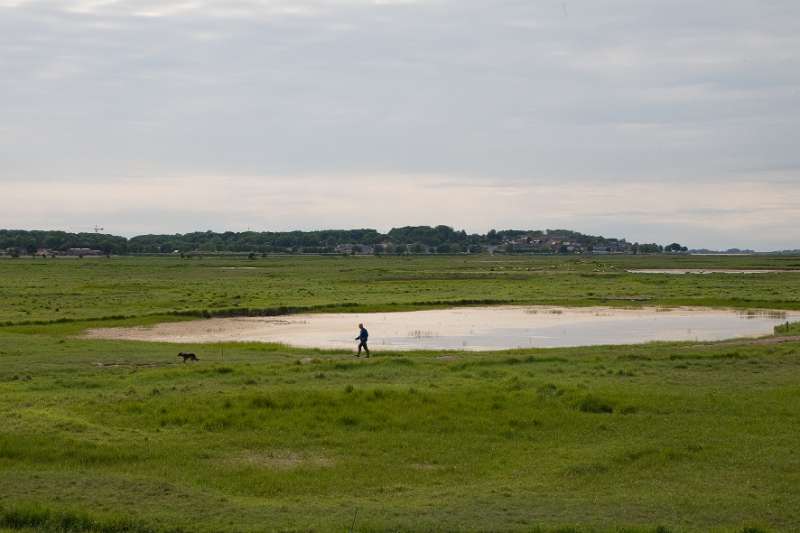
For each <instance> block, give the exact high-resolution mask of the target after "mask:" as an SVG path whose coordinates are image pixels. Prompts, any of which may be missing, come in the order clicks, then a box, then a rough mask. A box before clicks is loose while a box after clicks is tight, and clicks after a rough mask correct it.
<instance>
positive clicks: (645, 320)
mask: <svg viewBox="0 0 800 533" xmlns="http://www.w3.org/2000/svg"><path fill="white" fill-rule="evenodd" d="M798 320H800V313H798V312H783V311H769V312H763V311H758V312H753V311H750V312H742V311H737V310H725V309H705V308H688V307H681V308H655V307H649V308H639V309H617V308H608V307H580V308H569V307H550V306H547V307H545V306H497V307H463V308H457V309H437V310H429V311H411V312H397V313H327V314H303V315H290V316H283V317H269V318H265V317H240V318H213V319H207V320H196V321H190V322H170V323H163V324H157V325H155V326H150V327H130V328H98V329H92V330H88V331H87V333H86V336H87V337H89V338H95V339H120V340H137V341H155V342H173V343H214V342H271V343H283V344H288V345H291V346H297V347H307V348H333V349H351V348H353V347H354V346H355V341H354V340H353V339H354V337H355V336H356V334H357V325H358V324H359V323H362V322H363V323H364V324H365V326H366V327H367V329H368V330H369V332H370V346H371V347H372V348H374V349H380V348H383V349H392V350H447V349H450V350H476V351H480V350H501V349H513V348H534V347H540V348H547V347H564V346H592V345H602V344H638V343H642V342H650V341H682V340H687V341H715V340H723V339H732V338H738V337H758V336H763V335H769V334H772V332H773V328H774V327H775V326H776V325H779V324H782V323H785V322H787V321H798Z"/></svg>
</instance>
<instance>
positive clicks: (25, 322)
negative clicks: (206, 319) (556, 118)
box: [0, 256, 800, 533]
mask: <svg viewBox="0 0 800 533" xmlns="http://www.w3.org/2000/svg"><path fill="white" fill-rule="evenodd" d="M635 268H723V269H725V268H747V269H776V270H782V269H800V258H797V257H765V256H756V257H693V256H675V257H671V256H641V257H632V256H629V257H594V258H577V257H522V256H519V257H506V256H470V257H464V256H451V257H445V256H442V257H267V258H257V259H255V260H248V259H241V258H205V259H196V258H195V259H180V258H177V257H168V258H111V259H106V258H92V259H83V260H79V259H56V260H53V259H47V260H44V259H2V260H0V302H2V305H0V324H2V326H0V531H15V532H17V531H108V532H119V531H131V532H160V531H185V532H190V531H191V532H193V531H201V532H216V531H242V532H245V531H351V530H352V531H364V532H366V531H453V530H465V531H541V532H550V531H554V532H555V531H559V532H564V533H566V532H590V531H597V532H612V531H614V532H618V531H619V532H621V531H629V532H653V533H655V532H661V533H664V532H668V531H669V532H684V531H685V532H695V531H696V532H706V531H714V532H731V533H733V532H736V533H745V532H749V533H755V532H773V531H774V532H779V531H781V532H782V531H800V489H798V487H800V448H798V444H799V443H800V342H798V341H797V340H796V338H795V337H794V336H797V335H800V328H799V327H798V325H797V324H789V325H786V326H781V327H779V328H777V331H776V335H777V336H776V337H773V338H767V339H764V340H761V341H759V342H753V341H751V340H736V341H723V342H716V343H697V342H690V343H651V344H645V345H634V346H596V347H589V348H564V349H539V350H536V349H531V350H514V351H504V352H495V353H486V352H483V353H472V352H385V351H380V350H378V349H377V347H376V348H375V350H374V354H373V355H374V356H373V357H372V358H370V359H356V358H354V357H352V353H350V352H340V351H339V352H337V351H322V350H309V349H295V348H290V347H286V346H280V345H268V344H257V343H247V344H245V343H229V344H224V345H219V344H214V345H188V346H187V345H181V346H177V345H171V344H161V343H145V342H133V341H102V340H88V339H83V338H82V337H81V332H82V331H83V330H85V329H87V328H90V327H97V326H103V327H107V326H114V325H137V324H141V325H147V324H152V323H155V322H158V321H162V320H189V319H197V320H202V317H203V316H216V315H219V316H229V315H258V314H280V313H287V312H294V311H323V310H338V311H344V312H346V311H351V310H352V311H368V310H385V311H389V310H394V309H396V310H401V309H403V310H405V309H422V308H431V307H440V306H454V305H476V304H502V303H530V304H563V305H615V306H639V305H657V306H677V305H695V306H715V307H716V306H718V307H735V308H738V309H743V310H744V309H753V310H755V309H784V310H797V309H800V273H793V272H778V273H770V274H757V275H730V274H711V275H685V276H673V275H642V274H632V273H628V272H626V271H627V270H628V269H635ZM353 336H355V332H353ZM186 349H188V350H189V351H194V352H196V353H197V354H198V357H199V358H200V361H199V362H197V363H186V364H183V363H181V362H180V359H179V358H177V357H176V353H177V352H178V351H179V350H186Z"/></svg>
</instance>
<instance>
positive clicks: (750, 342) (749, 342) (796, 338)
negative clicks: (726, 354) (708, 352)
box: [716, 335, 800, 346]
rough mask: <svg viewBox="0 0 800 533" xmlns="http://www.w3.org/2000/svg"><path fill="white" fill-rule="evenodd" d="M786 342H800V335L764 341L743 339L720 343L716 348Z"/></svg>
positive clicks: (765, 339) (769, 338) (771, 338)
mask: <svg viewBox="0 0 800 533" xmlns="http://www.w3.org/2000/svg"><path fill="white" fill-rule="evenodd" d="M784 342H800V335H785V336H779V337H764V338H762V339H741V340H733V341H727V342H720V343H717V344H716V346H719V345H729V344H730V345H733V344H735V345H739V346H740V345H742V344H744V345H748V346H750V345H763V344H782V343H784Z"/></svg>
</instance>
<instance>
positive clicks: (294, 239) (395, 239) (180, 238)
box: [0, 226, 686, 255]
mask: <svg viewBox="0 0 800 533" xmlns="http://www.w3.org/2000/svg"><path fill="white" fill-rule="evenodd" d="M80 248H89V249H92V250H97V251H99V252H102V253H104V254H114V255H124V254H154V253H155V254H158V253H181V254H190V253H219V252H237V253H260V254H266V253H376V254H380V253H385V254H406V253H412V254H414V253H480V252H483V251H486V250H492V251H500V252H504V253H524V252H545V253H575V252H592V251H607V252H628V253H659V252H663V251H685V250H686V248H685V247H682V246H681V245H679V244H677V243H672V244H670V245H667V246H666V247H665V246H661V245H658V244H654V243H652V244H639V243H627V242H626V241H625V239H617V238H606V237H602V236H595V235H585V234H582V233H579V232H576V231H571V230H563V229H558V230H513V229H511V230H494V229H493V230H490V231H489V232H487V233H486V234H478V233H471V234H470V233H467V232H466V231H464V230H455V229H453V228H451V227H450V226H435V227H431V226H404V227H399V228H392V229H391V230H390V231H389V232H388V233H385V234H384V233H380V232H378V231H377V230H374V229H350V230H319V231H285V232H273V231H240V232H233V231H226V232H213V231H203V232H193V233H184V234H180V233H178V234H151V235H138V236H136V237H131V238H130V239H128V238H125V237H120V236H115V235H107V234H101V233H69V232H64V231H40V230H30V231H29V230H0V251H6V252H7V253H9V252H11V253H16V254H35V253H37V252H38V253H48V252H49V253H65V252H67V251H69V250H74V249H80Z"/></svg>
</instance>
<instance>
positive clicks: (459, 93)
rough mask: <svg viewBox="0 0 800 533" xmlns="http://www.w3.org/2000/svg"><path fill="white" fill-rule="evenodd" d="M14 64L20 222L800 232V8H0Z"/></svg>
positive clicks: (736, 237) (19, 1)
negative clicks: (799, 136)
mask: <svg viewBox="0 0 800 533" xmlns="http://www.w3.org/2000/svg"><path fill="white" fill-rule="evenodd" d="M0 79H2V80H3V83H0V196H2V198H3V203H4V204H5V205H4V209H3V210H2V211H0V226H2V227H38V228H49V227H63V228H65V229H75V230H80V229H81V228H83V227H87V228H88V227H91V226H92V225H94V224H95V223H100V224H102V225H104V226H105V227H106V229H107V230H109V231H115V232H117V233H128V234H130V233H133V232H146V231H159V232H162V231H164V232H171V231H190V230H194V229H207V228H210V229H244V228H246V227H252V228H253V229H287V228H300V229H306V228H318V227H352V226H371V227H377V228H388V227H391V226H393V225H404V224H418V223H431V224H439V223H446V224H451V225H455V226H458V227H462V226H463V227H465V228H466V229H468V230H473V231H485V230H486V229H488V228H490V227H498V228H502V227H511V226H514V227H532V228H539V227H548V226H549V227H554V226H562V227H569V228H574V229H578V230H582V231H587V232H594V233H601V232H602V233H608V234H614V235H621V236H627V237H629V238H630V239H632V240H653V239H661V240H667V239H669V240H680V241H681V242H685V243H687V244H689V245H690V246H697V247H700V246H721V247H724V246H748V247H753V248H757V249H769V248H790V247H791V248H795V247H800V230H797V229H796V228H797V226H798V221H800V218H798V214H800V150H798V149H797V141H796V140H795V138H796V136H797V134H796V131H795V130H796V129H797V124H798V123H800V5H798V4H797V3H796V2H794V1H793V0H770V1H764V0H750V1H744V0H729V1H725V2H722V1H713V2H705V3H702V4H698V3H696V2H689V1H684V0H676V1H674V2H655V1H653V2H651V1H634V0H593V1H589V0H586V1H568V2H561V1H531V0H525V1H511V0H509V1H497V2H485V1H474V0H458V1H455V0H450V1H448V0H418V1H382V2H370V1H365V0H328V1H324V0H317V1H304V0H294V1H281V0H279V1H254V0H253V1H247V0H239V1H232V2H223V1H188V0H184V1H180V0H176V1H164V0H160V1H141V0H139V1H132V0H116V1H114V0H62V1H47V0H40V1H33V0H30V1H25V0H11V1H9V0H0ZM11 199H13V201H12V200H11Z"/></svg>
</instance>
